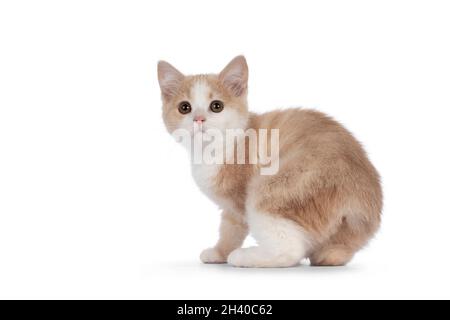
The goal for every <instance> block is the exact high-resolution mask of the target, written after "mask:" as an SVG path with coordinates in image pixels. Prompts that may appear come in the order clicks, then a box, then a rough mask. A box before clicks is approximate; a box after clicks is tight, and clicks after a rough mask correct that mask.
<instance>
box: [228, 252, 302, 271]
mask: <svg viewBox="0 0 450 320" xmlns="http://www.w3.org/2000/svg"><path fill="white" fill-rule="evenodd" d="M228 263H229V264H231V265H233V266H235V267H241V268H285V267H293V266H295V265H298V264H299V263H300V257H299V256H297V255H289V254H278V255H274V254H271V253H269V252H268V251H266V250H264V249H263V248H261V247H251V248H244V249H236V250H234V251H233V252H231V253H230V255H229V256H228Z"/></svg>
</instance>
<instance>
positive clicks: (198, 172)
mask: <svg viewBox="0 0 450 320" xmlns="http://www.w3.org/2000/svg"><path fill="white" fill-rule="evenodd" d="M221 167H222V165H219V164H192V176H193V177H194V180H195V182H196V183H197V185H198V187H199V188H200V190H201V191H202V192H203V193H204V194H205V195H206V196H208V198H210V199H211V200H212V201H214V202H215V203H216V204H217V205H218V206H219V207H221V208H222V209H227V210H232V211H234V204H233V202H232V201H231V199H226V198H223V197H219V196H218V195H217V194H216V192H215V190H216V189H217V188H218V186H217V185H216V177H217V174H218V173H219V170H220V169H221Z"/></svg>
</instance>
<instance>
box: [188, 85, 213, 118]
mask: <svg viewBox="0 0 450 320" xmlns="http://www.w3.org/2000/svg"><path fill="white" fill-rule="evenodd" d="M210 92H211V88H210V87H209V85H208V84H207V83H206V81H201V80H199V81H196V82H195V83H194V84H193V86H192V88H191V105H192V110H193V112H194V113H196V112H199V113H206V111H207V110H208V108H209V104H210V103H211V101H209V94H210Z"/></svg>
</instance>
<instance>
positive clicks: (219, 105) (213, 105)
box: [209, 100, 223, 113]
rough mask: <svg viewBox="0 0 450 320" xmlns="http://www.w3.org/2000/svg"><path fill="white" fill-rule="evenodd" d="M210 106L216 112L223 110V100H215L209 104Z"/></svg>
mask: <svg viewBox="0 0 450 320" xmlns="http://www.w3.org/2000/svg"><path fill="white" fill-rule="evenodd" d="M209 108H210V109H211V111H212V112H216V113H218V112H221V111H222V110H223V102H222V101H219V100H214V101H213V102H211V104H210V105H209Z"/></svg>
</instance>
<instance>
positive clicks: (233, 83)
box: [219, 56, 248, 97]
mask: <svg viewBox="0 0 450 320" xmlns="http://www.w3.org/2000/svg"><path fill="white" fill-rule="evenodd" d="M219 79H220V81H221V82H222V83H223V85H224V86H225V87H226V88H227V89H228V90H230V92H231V93H233V94H234V95H235V96H236V97H239V96H241V95H242V94H244V93H246V92H247V82H248V66H247V61H246V60H245V57H244V56H237V57H236V58H234V59H233V60H231V61H230V63H228V65H227V66H226V67H225V68H224V69H223V70H222V71H221V72H220V73H219Z"/></svg>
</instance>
